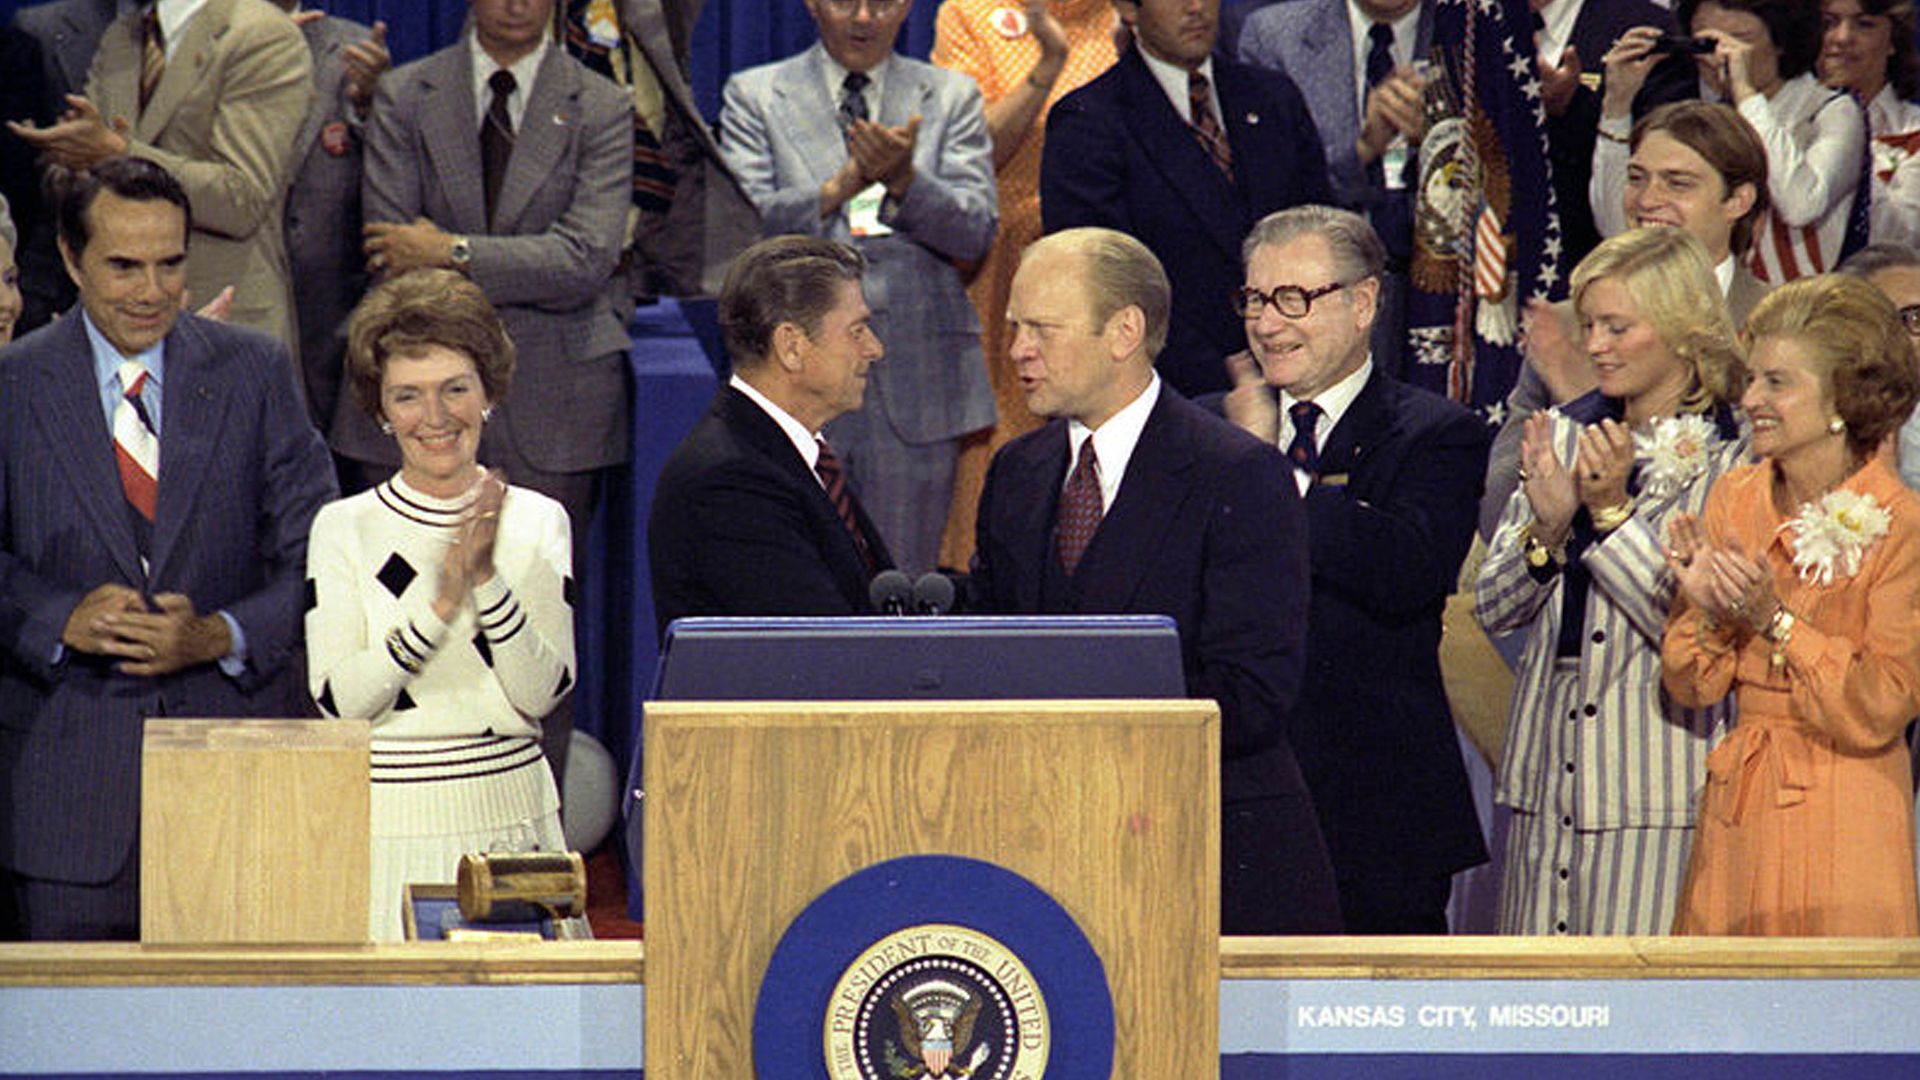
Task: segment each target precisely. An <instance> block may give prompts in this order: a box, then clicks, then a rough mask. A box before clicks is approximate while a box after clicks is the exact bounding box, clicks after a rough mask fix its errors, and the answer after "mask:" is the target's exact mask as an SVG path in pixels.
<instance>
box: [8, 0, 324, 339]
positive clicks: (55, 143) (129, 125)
mask: <svg viewBox="0 0 1920 1080" xmlns="http://www.w3.org/2000/svg"><path fill="white" fill-rule="evenodd" d="M154 10H155V13H156V14H157V16H158V21H159V25H160V28H161V31H162V35H161V36H162V41H163V42H164V48H165V55H166V62H165V66H164V68H163V69H162V72H161V75H160V79H159V82H158V83H157V84H155V86H154V88H153V91H152V96H151V97H150V99H149V100H148V101H147V104H146V108H145V109H142V108H141V106H140V81H141V69H142V57H143V54H144V50H145V45H144V38H143V36H142V33H143V25H144V19H145V14H144V12H143V11H136V12H134V13H132V14H129V15H125V16H122V17H121V18H120V19H118V20H116V21H115V22H114V24H113V25H112V26H109V27H108V28H107V31H106V34H105V35H104V36H103V37H102V38H101V39H100V48H99V51H97V52H96V53H95V54H94V57H93V64H92V66H91V68H89V70H88V73H87V93H86V96H85V97H70V98H68V99H67V100H68V103H69V104H70V105H71V106H72V108H71V109H70V110H69V111H68V113H67V114H66V115H65V116H63V117H62V118H61V119H60V120H59V121H58V122H57V123H55V124H54V125H52V126H51V127H47V128H43V129H42V128H34V127H31V126H28V125H12V127H13V129H14V130H15V131H16V132H18V133H19V134H20V136H21V137H22V138H24V139H26V140H27V141H28V142H30V143H32V144H33V145H35V146H37V147H38V148H39V149H40V150H41V151H42V152H43V154H44V155H45V156H46V158H47V160H48V161H49V162H50V163H52V164H53V165H56V166H63V167H65V168H68V169H87V168H91V167H92V166H94V165H97V164H99V163H100V162H102V161H105V160H106V159H107V158H110V157H114V156H116V155H119V154H130V155H132V156H134V157H140V158H146V159H148V160H150V161H153V162H154V163H156V164H158V165H160V166H162V167H163V168H165V169H166V170H167V171H168V172H170V173H172V174H173V175H174V176H175V177H176V178H177V179H178V180H179V181H180V184H181V186H182V187H184V188H185V189H186V192H187V198H188V199H189V201H191V203H192V204H193V240H192V243H191V244H189V245H188V249H187V250H188V255H187V289H188V292H189V294H190V295H191V296H192V297H193V298H195V299H196V300H198V301H201V302H204V301H207V300H211V299H213V298H214V297H215V296H216V295H218V294H219V292H220V291H221V290H222V289H225V288H226V287H228V286H232V287H233V288H234V290H235V292H234V298H233V308H232V313H231V315H230V321H231V322H234V323H237V324H239V325H243V326H251V327H255V328H257V329H260V330H265V331H266V332H268V333H270V334H272V335H273V336H274V337H276V338H278V339H279V340H280V341H282V342H284V343H285V344H286V345H287V346H288V347H289V348H293V347H294V344H295V341H296V338H295V335H294V329H293V315H292V288H291V282H290V279H289V275H288V273H287V253H286V246H285V241H284V239H283V238H282V234H281V225H280V204H281V200H282V198H283V197H284V196H285V194H286V190H287V182H288V178H289V172H290V169H291V167H292V162H293V154H294V141H295V137H296V136H297V135H298V133H299V131H300V124H301V121H302V120H304V119H305V118H306V115H307V104H308V101H309V99H310V98H311V96H312V94H313V85H312V84H313V66H312V60H311V59H310V57H309V54H308V51H307V43H306V39H305V38H304V37H302V36H301V34H300V30H299V28H297V27H296V26H294V24H293V21H292V20H291V19H290V18H288V17H287V14H286V13H285V12H283V11H281V10H280V9H278V8H276V7H274V6H273V5H272V4H269V3H267V2H266V0H203V2H201V3H198V4H196V3H195V2H194V0H157V2H156V3H155V5H154Z"/></svg>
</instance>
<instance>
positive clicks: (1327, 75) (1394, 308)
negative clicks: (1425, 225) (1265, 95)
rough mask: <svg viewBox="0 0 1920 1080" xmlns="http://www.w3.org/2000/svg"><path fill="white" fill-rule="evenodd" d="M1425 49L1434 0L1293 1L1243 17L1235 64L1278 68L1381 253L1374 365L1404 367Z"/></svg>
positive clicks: (1338, 195)
mask: <svg viewBox="0 0 1920 1080" xmlns="http://www.w3.org/2000/svg"><path fill="white" fill-rule="evenodd" d="M1432 46H1433V0H1297V2H1294V3H1286V4H1275V5H1273V6H1271V7H1266V8H1262V9H1260V10H1259V11H1255V12H1253V13H1252V14H1251V15H1249V16H1247V23H1246V28H1245V30H1244V31H1243V32H1242V33H1241V37H1240V59H1241V61H1242V62H1243V63H1248V64H1252V65H1254V66H1256V67H1263V68H1267V69H1268V70H1270V71H1278V72H1280V73H1282V74H1284V75H1286V76H1287V77H1288V78H1290V79H1292V80H1293V83H1294V85H1295V86H1298V87H1299V88H1300V94H1301V96H1302V97H1304V98H1306V99H1307V109H1308V111H1309V112H1311V113H1312V114H1313V124H1314V126H1315V127H1316V128H1319V129H1320V141H1321V145H1322V146H1323V147H1324V148H1325V150H1326V156H1327V174H1328V181H1329V183H1330V184H1331V186H1332V189H1333V197H1334V198H1335V199H1336V200H1338V201H1339V202H1340V203H1341V204H1343V205H1345V206H1347V207H1350V208H1351V209H1353V210H1356V211H1359V212H1361V213H1363V214H1366V215H1367V218H1368V220H1369V222H1371V223H1372V225H1373V228H1374V232H1375V233H1377V234H1378V235H1379V236H1380V239H1381V241H1382V242H1383V243H1384V244H1386V247H1387V259H1388V266H1387V273H1386V274H1385V275H1383V276H1382V277H1381V293H1380V308H1379V311H1378V313H1377V315H1378V317H1377V318H1376V319H1375V321H1374V329H1373V341H1372V348H1373V358H1374V363H1376V364H1378V365H1380V366H1381V367H1383V368H1385V369H1386V370H1387V371H1388V372H1390V373H1393V374H1399V373H1401V372H1402V371H1403V369H1404V364H1403V357H1404V356H1405V354H1406V341H1405V339H1406V313H1405V305H1406V280H1407V277H1406V272H1407V262H1408V259H1409V258H1410V256H1411V254H1412V249H1413V205H1412V204H1413V198H1412V194H1413V193H1412V190H1411V181H1412V178H1413V177H1414V175H1415V174H1416V173H1417V172H1418V167H1417V164H1416V163H1415V162H1414V161H1413V160H1412V158H1413V153H1412V151H1413V148H1416V147H1417V146H1418V145H1419V141H1420V136H1421V134H1422V115H1421V95H1422V93H1423V85H1424V80H1423V79H1422V78H1421V77H1420V76H1419V75H1417V74H1416V73H1415V70H1414V65H1415V61H1421V60H1425V59H1426V58H1427V54H1428V52H1429V50H1430V49H1431V48H1432Z"/></svg>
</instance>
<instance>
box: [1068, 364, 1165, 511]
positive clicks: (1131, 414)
mask: <svg viewBox="0 0 1920 1080" xmlns="http://www.w3.org/2000/svg"><path fill="white" fill-rule="evenodd" d="M1159 400H1160V376H1159V375H1158V374H1157V373H1156V374H1155V375H1154V376H1153V379H1152V381H1151V382H1149V383H1147V388H1146V389H1145V390H1142V391H1140V396H1139V397H1137V398H1134V399H1133V400H1132V401H1130V402H1128V403H1127V405H1126V407H1125V408H1123V409H1121V410H1120V411H1119V412H1117V413H1114V414H1113V415H1112V416H1110V417H1108V418H1107V422H1106V423H1104V424H1101V425H1100V427H1099V429H1098V430H1095V429H1093V428H1089V427H1087V425H1085V424H1083V423H1081V422H1080V421H1078V420H1069V421H1067V450H1068V451H1069V453H1068V457H1067V478H1068V479H1071V478H1072V476H1073V469H1074V466H1076V465H1078V464H1079V463H1080V447H1081V446H1083V445H1085V443H1086V441H1087V440H1088V439H1092V440H1093V454H1094V457H1095V458H1097V459H1098V460H1099V462H1100V512H1101V513H1103V514H1104V513H1106V512H1107V510H1108V509H1110V508H1111V507H1112V506H1113V500H1114V499H1115V497H1117V496H1118V495H1119V494H1120V480H1121V478H1123V477H1125V476H1126V475H1127V462H1129V461H1132V460H1133V448H1134V447H1135V446H1138V445H1139V444H1140V433H1141V432H1142V431H1144V430H1146V427H1147V417H1149V416H1152V415H1153V406H1154V404H1155V403H1157V402H1158V401H1159ZM1061 486H1062V488H1063V489H1064V487H1065V484H1064V482H1063V483H1062V485H1061Z"/></svg>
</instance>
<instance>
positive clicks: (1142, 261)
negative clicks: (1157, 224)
mask: <svg viewBox="0 0 1920 1080" xmlns="http://www.w3.org/2000/svg"><path fill="white" fill-rule="evenodd" d="M1056 248H1057V249H1059V250H1062V251H1069V252H1072V253H1073V254H1075V255H1077V256H1079V258H1080V263H1081V268H1082V269H1081V274H1080V279H1081V284H1082V285H1084V286H1085V287H1086V297H1087V309H1088V313H1089V314H1090V315H1092V317H1093V329H1094V330H1095V331H1098V330H1099V329H1100V328H1101V327H1104V326H1105V325H1107V320H1109V319H1111V318H1113V314H1114V312H1116V311H1119V310H1120V309H1121V308H1123V307H1126V306H1128V305H1132V306H1134V307H1137V308H1139V309H1140V313H1141V314H1142V315H1143V316H1144V317H1145V321H1146V336H1145V339H1144V341H1143V343H1142V344H1143V345H1144V347H1145V349H1146V354H1147V359H1149V360H1152V359H1155V358H1157V357H1158V356H1159V355H1160V350H1161V349H1163V348H1165V347H1166V344H1167V325H1168V323H1169V322H1171V321H1172V317H1173V287H1172V286H1171V285H1169V284H1168V283H1167V272H1166V271H1165V270H1163V269H1161V267H1160V260H1159V259H1157V258H1155V257H1154V254H1153V252H1152V251H1151V250H1149V249H1148V248H1147V245H1145V244H1143V243H1141V242H1140V241H1138V240H1136V239H1134V238H1133V237H1131V236H1128V235H1127V234H1126V233H1123V232H1119V231H1117V230H1114V229H1103V228H1099V227H1097V226H1091V225H1089V226H1082V227H1080V228H1077V229H1063V230H1061V231H1060V232H1057V233H1049V234H1047V235H1046V236H1043V237H1041V238H1040V239H1038V240H1035V241H1034V242H1033V243H1031V244H1028V245H1027V248H1026V250H1025V251H1024V252H1022V253H1021V256H1020V257H1021V259H1022V260H1025V259H1027V258H1031V257H1032V256H1034V255H1036V254H1040V253H1042V252H1046V251H1052V250H1054V249H1056Z"/></svg>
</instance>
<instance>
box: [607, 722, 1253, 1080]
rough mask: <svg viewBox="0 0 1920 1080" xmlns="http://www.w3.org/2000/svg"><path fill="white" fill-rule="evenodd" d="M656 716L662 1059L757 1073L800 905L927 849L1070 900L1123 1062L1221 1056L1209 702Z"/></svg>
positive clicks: (709, 1072)
mask: <svg viewBox="0 0 1920 1080" xmlns="http://www.w3.org/2000/svg"><path fill="white" fill-rule="evenodd" d="M644 736H645V742H646V753H645V770H646V771H645V785H646V798H645V801H644V803H643V805H644V808H645V810H644V813H645V824H646V829H647V844H646V855H645V861H646V866H645V883H646V927H647V1024H646V1061H647V1075H648V1077H649V1078H650V1080H651V1078H653V1077H659V1078H660V1080H683V1078H696V1077H697V1078H705V1077H736V1076H739V1075H741V1069H742V1066H743V1063H746V1062H750V1061H752V1060H753V1049H752V1025H753V1010H754V1004H755V1000H756V997H757V995H758V993H759V986H760V980H761V978H762V976H763V975H764V974H765V972H766V969H767V964H768V961H769V959H770V958H771V956H772V953H773V950H774V946H775V945H776V944H777V943H778V942H779V939H780V936H781V934H782V933H784V932H785V930H786V928H787V926H788V924H789V923H790V922H791V921H792V920H793V919H794V917H795V916H797V915H799V914H800V912H801V911H802V910H803V909H804V908H805V907H806V906H807V905H808V904H809V903H810V902H811V901H812V900H813V899H814V898H815V897H817V896H819V895H820V894H821V893H822V892H823V891H825V890H826V889H827V888H828V887H830V886H832V885H833V884H834V883H836V882H838V881H840V880H841V879H842V878H844V877H846V876H847V875H849V874H852V873H854V872H855V871H858V870H860V869H863V868H865V867H867V866H871V865H873V864H874V863H877V862H881V861H884V860H886V859H891V858H895V857H899V856H903V855H914V854H944V855H960V856H967V857H971V858H976V859H982V860H985V861H988V862H992V863H995V864H998V865H999V866H1002V867H1005V868H1007V869H1009V870H1012V871H1014V872H1015V873H1018V874H1020V875H1022V876H1024V877H1026V878H1027V879H1028V880H1030V881H1032V882H1033V883H1035V884H1036V885H1038V886H1039V887H1040V888H1042V889H1044V890H1046V891H1047V892H1048V893H1049V894H1050V895H1051V896H1052V897H1053V898H1054V899H1055V900H1056V901H1058V902H1059V903H1060V904H1061V905H1062V906H1063V907H1064V908H1065V909H1066V910H1067V912H1068V914H1070V915H1071V916H1072V917H1073V919H1074V920H1075V921H1076V922H1077V923H1078V924H1079V925H1080V928H1081V929H1082V930H1083V931H1084V932H1085V933H1086V935H1087V937H1088V939H1089V940H1090V941H1091V942H1092V944H1093V947H1094V949H1095V950H1096V951H1097V952H1098V953H1099V955H1100V958H1101V961H1102V963H1103V964H1104V965H1105V967H1106V973H1107V979H1108V984H1109V986H1110V987H1111V989H1112V993H1113V1000H1114V1012H1115V1016H1114V1019H1115V1031H1116V1046H1115V1054H1114V1073H1113V1075H1115V1076H1117V1077H1173V1076H1178V1077H1183V1078H1193V1077H1200V1076H1206V1075H1213V1073H1214V1070H1215V1068H1216V1066H1215V1064H1214V1063H1215V1062H1217V1061H1218V1058H1219V1016H1220V1010H1219V991H1220V982H1219V979H1220V950H1219V924H1220V915H1219V912H1220V834H1219V823H1220V794H1219V792H1220V765H1219V760H1220V758H1219V710H1218V708H1217V707H1216V706H1215V705H1214V703H1213V702H1210V701H1175V700H1168V701H1034V702H1004V701H993V702H931V703H928V702H917V703H897V702H827V703H807V704H796V703H786V702H720V703H714V702H660V701H655V702H649V703H648V705H647V708H646V724H645V729H644ZM834 974H835V975H838V973H837V972H836V973H834ZM824 1007H825V1003H824V1002H823V1003H822V1008H823V1013H822V1019H823V1022H824V1019H825V1012H824ZM1056 1037H1057V1038H1060V1039H1072V1038H1074V1037H1075V1033H1074V1032H1071V1031H1060V1032H1058V1033H1057V1035H1056Z"/></svg>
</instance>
